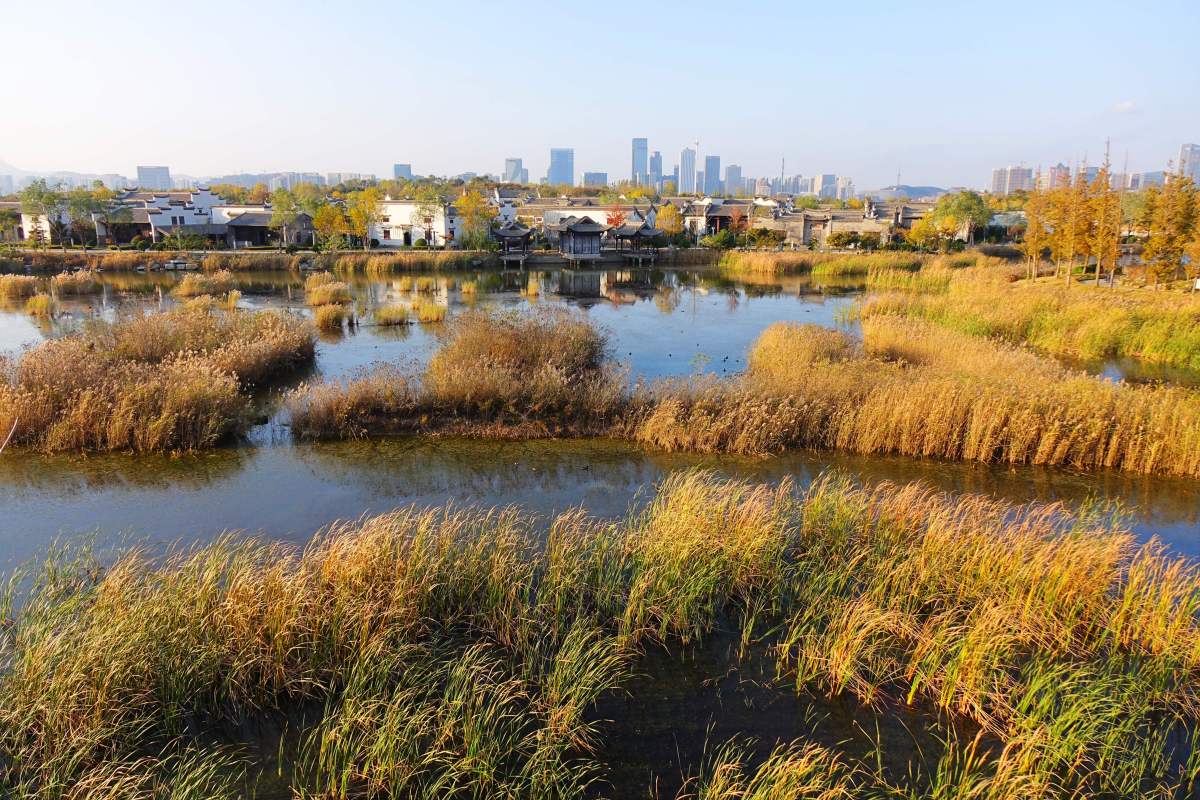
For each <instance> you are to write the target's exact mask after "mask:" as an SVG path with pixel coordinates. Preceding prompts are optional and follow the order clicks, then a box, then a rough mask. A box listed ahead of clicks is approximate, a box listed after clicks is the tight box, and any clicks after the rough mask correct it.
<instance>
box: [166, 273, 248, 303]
mask: <svg viewBox="0 0 1200 800" xmlns="http://www.w3.org/2000/svg"><path fill="white" fill-rule="evenodd" d="M233 284H234V277H233V273H232V272H230V271H229V270H218V271H216V272H211V273H201V272H189V273H187V274H186V275H184V276H183V278H181V279H180V281H179V283H177V284H176V285H175V288H174V289H172V290H171V294H173V295H175V296H176V297H199V296H200V295H205V294H209V295H215V294H224V293H225V292H228V291H229V290H230V289H232V288H233Z"/></svg>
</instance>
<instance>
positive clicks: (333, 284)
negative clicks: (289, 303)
mask: <svg viewBox="0 0 1200 800" xmlns="http://www.w3.org/2000/svg"><path fill="white" fill-rule="evenodd" d="M304 300H305V302H306V303H308V304H309V305H310V306H324V305H342V304H346V303H349V302H350V301H351V300H353V297H352V296H351V295H350V286H349V285H348V284H346V283H343V282H342V281H339V280H337V279H336V278H334V276H333V274H332V273H329V272H314V273H313V274H311V275H309V276H308V277H307V278H305V279H304Z"/></svg>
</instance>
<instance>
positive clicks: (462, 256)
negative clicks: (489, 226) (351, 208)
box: [325, 250, 495, 276]
mask: <svg viewBox="0 0 1200 800" xmlns="http://www.w3.org/2000/svg"><path fill="white" fill-rule="evenodd" d="M494 262H495V255H493V254H492V253H489V252H485V251H471V250H407V251H404V252H401V253H343V254H341V255H338V256H336V258H331V259H326V262H325V263H326V265H327V266H330V267H332V268H333V269H335V270H336V271H337V272H339V273H342V274H355V273H365V274H368V275H380V276H382V275H388V274H391V273H395V272H417V271H422V270H435V271H436V270H443V269H446V270H455V269H467V268H470V267H479V266H486V265H490V264H492V263H494Z"/></svg>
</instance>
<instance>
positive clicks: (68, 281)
mask: <svg viewBox="0 0 1200 800" xmlns="http://www.w3.org/2000/svg"><path fill="white" fill-rule="evenodd" d="M50 290H51V291H52V292H53V293H54V294H56V295H59V296H61V295H70V294H74V295H82V294H95V293H96V292H98V291H100V281H99V279H98V276H97V275H96V272H95V270H91V269H77V270H75V271H73V272H60V273H59V274H57V275H55V276H54V277H52V278H51V279H50Z"/></svg>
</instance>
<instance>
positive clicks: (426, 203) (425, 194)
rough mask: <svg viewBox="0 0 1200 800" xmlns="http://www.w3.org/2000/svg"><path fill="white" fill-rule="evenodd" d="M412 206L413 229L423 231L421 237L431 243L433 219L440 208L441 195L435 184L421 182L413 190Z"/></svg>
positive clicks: (411, 220)
mask: <svg viewBox="0 0 1200 800" xmlns="http://www.w3.org/2000/svg"><path fill="white" fill-rule="evenodd" d="M413 201H414V203H415V205H414V207H413V212H412V217H411V219H410V222H411V223H412V226H413V229H414V230H416V229H420V230H422V231H424V233H423V234H422V237H421V238H423V239H424V240H425V243H426V244H429V245H432V244H434V242H433V241H432V240H433V238H434V236H433V220H434V219H435V218H436V217H437V215H438V212H439V211H441V210H442V195H441V193H440V192H439V191H438V189H437V187H436V186H433V185H431V184H422V185H420V186H418V187H417V188H416V190H415V191H414V192H413Z"/></svg>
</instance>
